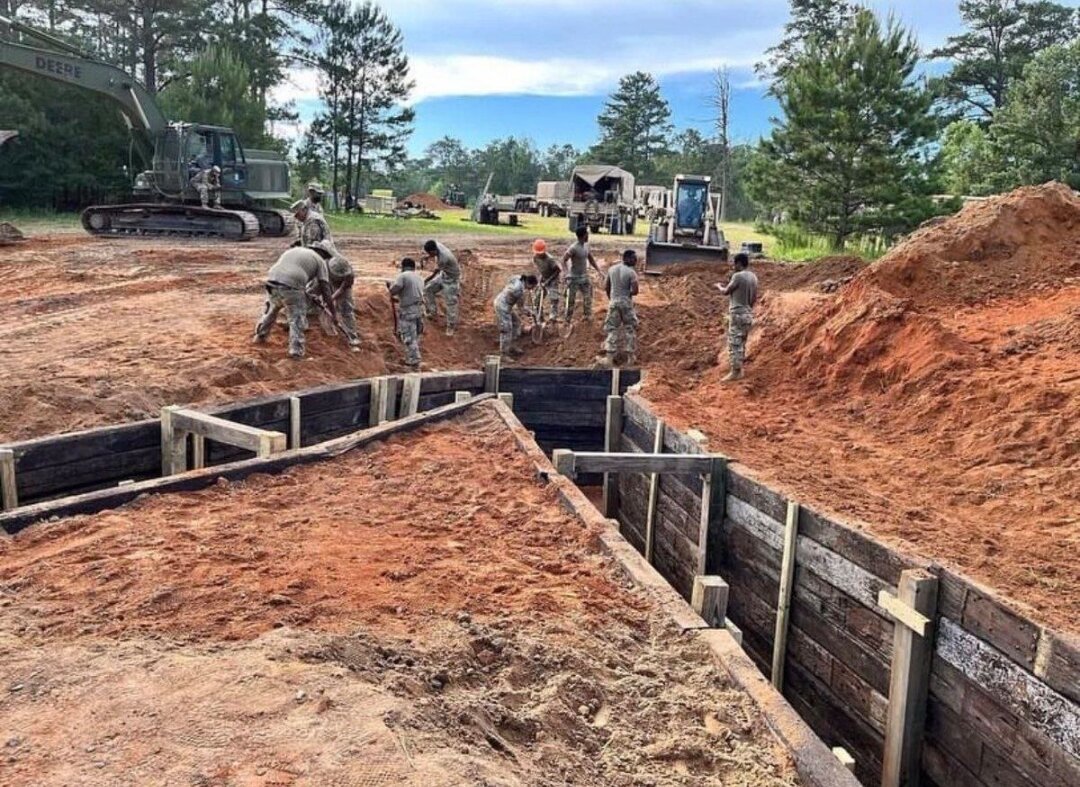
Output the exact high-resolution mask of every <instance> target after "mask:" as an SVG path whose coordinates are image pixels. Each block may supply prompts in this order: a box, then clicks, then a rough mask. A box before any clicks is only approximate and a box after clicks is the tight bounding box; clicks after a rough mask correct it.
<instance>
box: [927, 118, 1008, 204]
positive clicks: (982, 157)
mask: <svg viewBox="0 0 1080 787" xmlns="http://www.w3.org/2000/svg"><path fill="white" fill-rule="evenodd" d="M940 163H941V169H942V182H943V185H944V186H945V190H946V191H947V192H948V193H949V194H953V195H956V196H958V197H962V196H983V195H986V194H991V193H993V191H994V182H995V180H996V178H995V173H996V171H997V169H998V164H999V163H1000V162H999V161H998V158H997V154H996V153H995V151H994V149H993V145H992V144H991V142H990V135H989V133H988V132H987V131H986V129H984V128H983V127H982V126H980V125H979V124H978V123H976V122H975V121H974V120H967V119H964V120H957V121H954V122H952V123H950V124H949V125H948V126H946V128H945V133H944V134H942V136H941V162H940Z"/></svg>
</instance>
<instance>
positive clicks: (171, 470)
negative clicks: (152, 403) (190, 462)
mask: <svg viewBox="0 0 1080 787" xmlns="http://www.w3.org/2000/svg"><path fill="white" fill-rule="evenodd" d="M177 409H179V408H177V407H175V406H171V407H162V408H161V475H162V476H169V475H175V474H176V473H183V472H185V471H186V470H187V433H186V432H182V431H177V430H176V429H174V428H173V422H172V414H173V411H174V410H177Z"/></svg>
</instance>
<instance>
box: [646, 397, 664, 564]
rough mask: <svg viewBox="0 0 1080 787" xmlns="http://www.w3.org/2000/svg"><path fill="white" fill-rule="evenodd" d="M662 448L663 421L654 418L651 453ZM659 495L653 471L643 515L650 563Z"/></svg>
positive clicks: (647, 555) (658, 485) (658, 479)
mask: <svg viewBox="0 0 1080 787" xmlns="http://www.w3.org/2000/svg"><path fill="white" fill-rule="evenodd" d="M663 450H664V422H663V421H661V420H660V419H659V418H658V419H657V420H656V434H655V435H654V436H653V453H654V454H659V453H662V452H663ZM659 495H660V474H659V473H653V474H652V475H651V476H649V507H648V509H646V516H645V560H646V562H648V563H649V564H650V565H651V564H652V555H653V540H654V536H655V532H656V499H657V497H659Z"/></svg>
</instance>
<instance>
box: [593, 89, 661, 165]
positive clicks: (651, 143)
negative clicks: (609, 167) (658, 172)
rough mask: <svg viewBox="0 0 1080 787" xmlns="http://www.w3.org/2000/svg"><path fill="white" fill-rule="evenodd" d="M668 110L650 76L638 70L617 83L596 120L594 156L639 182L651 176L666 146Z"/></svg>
mask: <svg viewBox="0 0 1080 787" xmlns="http://www.w3.org/2000/svg"><path fill="white" fill-rule="evenodd" d="M670 118H671V109H670V107H669V106H668V103H667V101H665V100H664V97H663V96H662V95H661V94H660V85H659V84H658V83H657V81H656V79H654V78H653V76H652V74H646V73H644V72H643V71H637V72H635V73H633V74H629V75H628V76H624V77H623V78H622V79H620V80H619V88H618V90H616V91H615V92H614V93H613V94H612V95H611V96H610V98H609V99H608V101H607V103H605V104H604V109H603V111H602V112H601V113H600V117H599V118H597V123H599V125H600V142H599V143H598V144H597V146H596V148H595V149H594V150H593V155H594V156H595V157H598V158H600V159H603V161H604V163H606V164H615V165H618V166H620V167H623V168H624V169H626V170H628V171H629V172H631V173H632V174H634V175H636V176H637V178H638V179H639V180H644V179H648V178H649V177H651V176H652V175H653V171H654V165H655V160H656V157H657V156H658V155H660V154H661V153H663V152H664V151H665V150H666V149H667V146H668V138H669V137H670V135H671V131H672V126H671V122H670Z"/></svg>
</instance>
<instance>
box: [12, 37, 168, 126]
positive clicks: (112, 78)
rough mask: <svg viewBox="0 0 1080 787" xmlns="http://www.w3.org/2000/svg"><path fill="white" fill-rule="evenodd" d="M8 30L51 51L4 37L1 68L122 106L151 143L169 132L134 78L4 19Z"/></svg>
mask: <svg viewBox="0 0 1080 787" xmlns="http://www.w3.org/2000/svg"><path fill="white" fill-rule="evenodd" d="M5 29H8V30H12V31H15V32H18V33H21V34H23V35H24V36H26V37H28V38H33V39H36V40H37V41H39V42H42V43H44V44H46V45H48V46H49V47H50V48H48V49H46V48H43V47H36V46H29V45H27V44H21V43H15V42H13V41H11V40H9V39H7V38H4V37H3V36H0V68H12V69H16V70H18V71H24V72H27V73H30V74H36V75H37V76H40V77H45V78H46V79H52V80H55V81H57V82H64V83H65V84H68V85H75V86H76V87H79V88H82V89H83V90H89V91H91V92H93V93H97V94H98V95H102V96H105V97H106V98H109V99H111V100H112V101H113V102H114V103H116V104H117V105H118V106H119V108H120V111H121V112H123V114H124V117H125V118H126V119H127V122H128V125H129V126H130V127H132V128H138V129H141V130H142V131H143V132H145V133H146V135H147V136H148V137H149V138H150V140H154V139H156V138H157V137H158V136H159V135H160V134H161V133H162V132H164V131H165V129H166V127H167V126H168V121H167V120H166V119H165V115H164V114H162V112H161V109H160V108H159V107H158V105H157V102H156V101H154V97H153V95H152V94H151V93H150V91H148V90H147V89H146V88H145V87H143V86H142V85H141V84H140V83H139V82H138V81H136V80H135V79H134V78H133V77H132V76H131V75H130V74H128V73H126V72H124V71H122V70H121V69H119V68H116V67H115V66H110V65H109V64H108V63H102V62H99V61H97V60H93V59H91V58H90V57H88V56H86V54H85V53H83V52H80V51H79V50H78V49H77V48H75V47H73V46H71V45H70V44H67V43H66V42H64V41H61V40H60V39H58V38H55V37H54V36H50V35H48V34H47V33H42V32H41V31H40V30H35V29H34V28H32V27H29V26H28V25H24V24H22V23H21V22H16V21H14V20H12V19H8V18H6V17H3V16H0V30H5ZM56 50H62V51H56Z"/></svg>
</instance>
